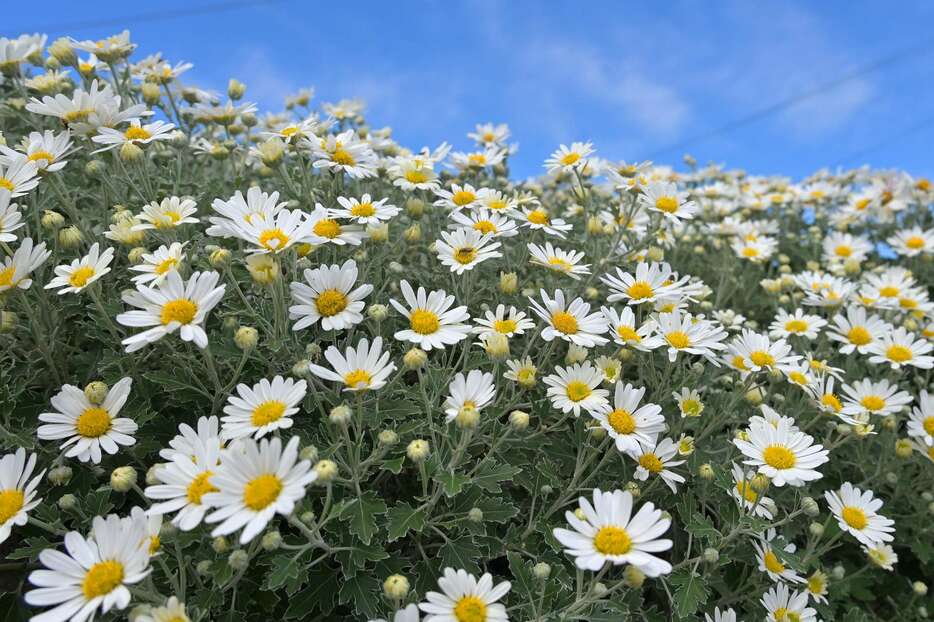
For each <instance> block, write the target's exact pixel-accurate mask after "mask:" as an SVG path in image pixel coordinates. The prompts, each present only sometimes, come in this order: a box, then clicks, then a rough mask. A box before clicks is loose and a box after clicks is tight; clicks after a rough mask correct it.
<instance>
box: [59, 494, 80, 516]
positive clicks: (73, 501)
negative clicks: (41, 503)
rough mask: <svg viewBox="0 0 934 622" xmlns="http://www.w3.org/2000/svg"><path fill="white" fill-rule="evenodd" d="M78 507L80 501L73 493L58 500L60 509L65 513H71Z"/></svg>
mask: <svg viewBox="0 0 934 622" xmlns="http://www.w3.org/2000/svg"><path fill="white" fill-rule="evenodd" d="M77 506H78V499H77V498H76V497H75V496H74V495H73V494H71V493H65V494H64V495H62V496H61V497H60V498H59V500H58V507H59V508H60V509H61V510H62V511H64V512H70V511H71V510H73V509H75V508H76V507H77Z"/></svg>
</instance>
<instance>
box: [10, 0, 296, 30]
mask: <svg viewBox="0 0 934 622" xmlns="http://www.w3.org/2000/svg"><path fill="white" fill-rule="evenodd" d="M283 1H284V0H230V1H228V2H214V3H211V4H205V5H202V6H195V7H191V8H187V9H171V10H169V9H163V10H161V11H148V12H146V13H136V14H134V15H124V16H122V17H109V18H107V19H97V20H81V21H74V22H60V23H58V24H46V25H44V26H34V27H32V28H18V29H11V32H66V31H67V32H74V31H78V30H91V29H94V28H104V27H123V26H126V25H128V24H130V23H132V22H139V21H144V20H145V21H147V22H157V21H159V22H161V21H169V20H174V19H179V18H182V17H192V16H194V15H206V14H210V13H221V12H226V11H234V10H237V9H244V8H247V7H249V6H253V5H261V4H274V3H279V2H283Z"/></svg>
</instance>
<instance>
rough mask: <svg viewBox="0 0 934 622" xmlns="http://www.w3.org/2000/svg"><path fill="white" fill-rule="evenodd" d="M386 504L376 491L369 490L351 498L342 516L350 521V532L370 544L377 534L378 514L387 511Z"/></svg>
mask: <svg viewBox="0 0 934 622" xmlns="http://www.w3.org/2000/svg"><path fill="white" fill-rule="evenodd" d="M386 509H387V508H386V504H385V503H384V502H383V500H382V499H380V498H379V497H378V496H376V493H374V492H371V491H367V492H365V493H363V494H362V495H360V496H359V497H357V498H356V499H352V500H350V502H348V503H347V505H345V506H344V507H343V508H342V509H341V513H340V517H341V518H342V519H344V520H346V521H349V525H350V532H351V533H352V534H354V535H355V536H357V537H358V538H360V540H361V541H362V542H363V543H364V544H369V543H370V540H372V539H373V536H374V535H375V534H376V530H377V527H376V516H377V515H378V514H385V513H386Z"/></svg>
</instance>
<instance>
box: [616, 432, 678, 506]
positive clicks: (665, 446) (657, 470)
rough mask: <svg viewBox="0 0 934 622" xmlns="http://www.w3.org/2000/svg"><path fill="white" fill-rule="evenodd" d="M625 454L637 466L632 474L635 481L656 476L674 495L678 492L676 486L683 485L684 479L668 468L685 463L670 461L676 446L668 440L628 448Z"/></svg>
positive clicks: (676, 451) (676, 450)
mask: <svg viewBox="0 0 934 622" xmlns="http://www.w3.org/2000/svg"><path fill="white" fill-rule="evenodd" d="M626 453H627V454H628V455H629V457H630V458H632V459H633V460H635V461H636V462H637V463H638V464H639V466H638V467H636V472H635V473H634V474H633V477H635V478H636V479H637V480H639V481H643V482H644V481H645V480H647V479H648V478H649V476H650V475H657V476H659V477H661V478H662V481H664V482H665V485H667V486H668V488H670V489H671V492H674V493H677V492H678V484H682V483H684V477H682V476H680V475H678V474H677V473H675V472H674V471H672V470H670V468H669V467H676V466H678V465H681V464H684V462H685V461H684V460H672V458H673V457H675V455H677V453H678V445H677V444H676V443H675V442H674V441H673V440H671V439H670V438H663V439H661V440H657V439H656V440H654V441H653V442H651V443H646V444H639V445H637V446H636V447H630V449H629V450H628V451H627V452H626Z"/></svg>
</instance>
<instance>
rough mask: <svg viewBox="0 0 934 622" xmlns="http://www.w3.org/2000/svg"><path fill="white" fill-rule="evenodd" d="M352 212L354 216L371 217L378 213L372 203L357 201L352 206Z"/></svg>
mask: <svg viewBox="0 0 934 622" xmlns="http://www.w3.org/2000/svg"><path fill="white" fill-rule="evenodd" d="M350 213H351V214H353V215H354V216H361V217H369V216H372V215H374V214H375V213H376V209H375V208H374V207H373V204H372V203H357V204H356V205H354V206H353V207H351V208H350Z"/></svg>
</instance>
